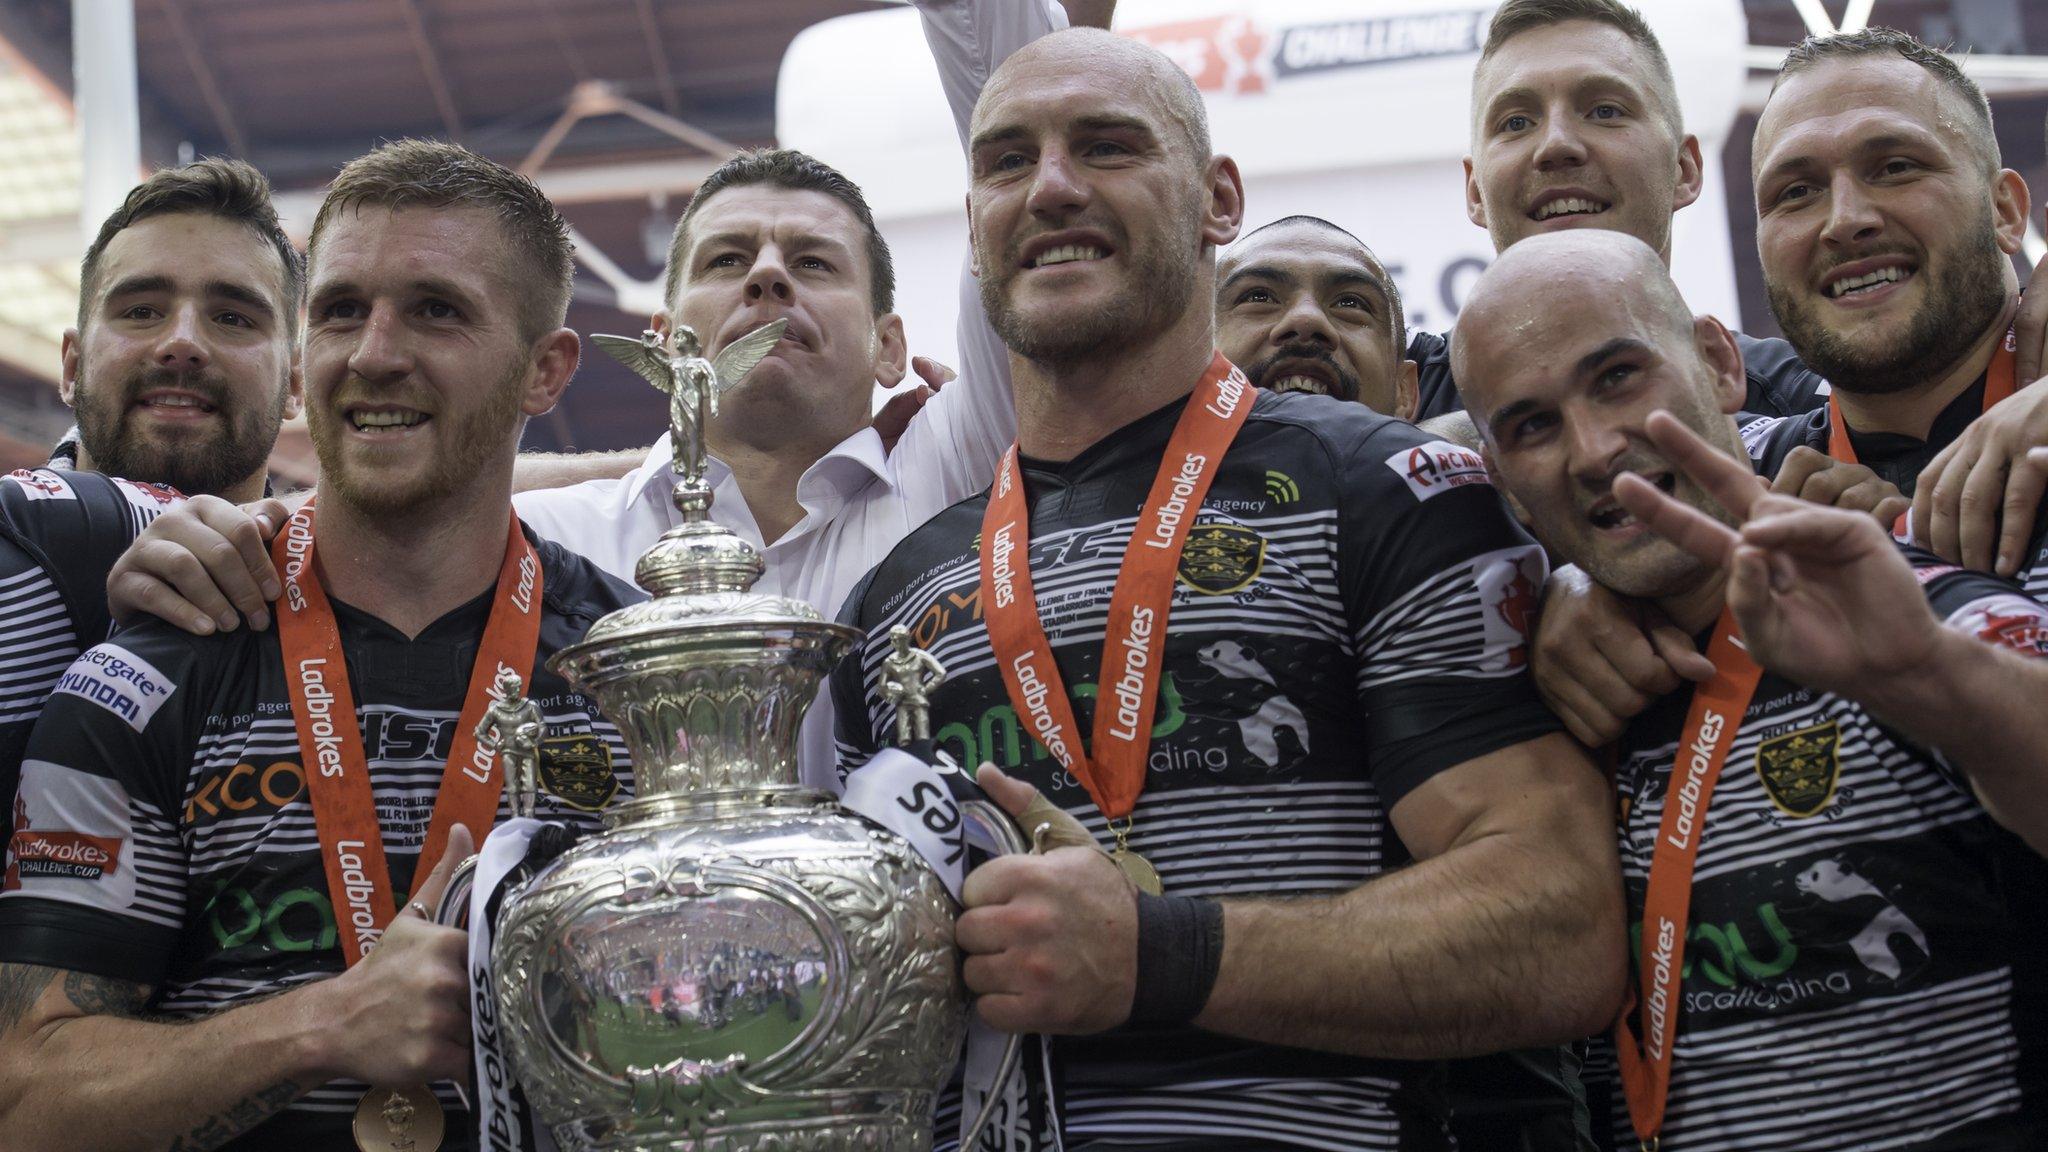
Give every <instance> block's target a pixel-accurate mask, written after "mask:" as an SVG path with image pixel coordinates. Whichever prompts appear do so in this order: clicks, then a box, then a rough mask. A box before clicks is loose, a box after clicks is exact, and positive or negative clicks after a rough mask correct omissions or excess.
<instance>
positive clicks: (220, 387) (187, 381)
mask: <svg viewBox="0 0 2048 1152" xmlns="http://www.w3.org/2000/svg"><path fill="white" fill-rule="evenodd" d="M160 388H176V389H178V390H180V391H183V392H190V393H192V394H194V395H196V396H198V397H199V398H200V399H201V400H203V401H205V402H206V403H208V404H210V405H212V406H213V407H215V408H224V407H226V406H227V404H226V401H227V396H228V383H227V380H226V378H225V377H223V376H221V374H220V373H218V372H213V371H209V370H206V369H198V370H191V369H175V368H159V367H151V368H145V369H143V370H142V371H140V372H137V373H135V374H134V375H132V376H130V377H128V380H127V386H126V388H125V394H126V398H127V400H128V402H129V403H130V404H133V403H134V402H135V401H136V400H137V399H138V398H139V397H141V396H142V394H143V393H145V392H154V391H157V390H158V389H160Z"/></svg>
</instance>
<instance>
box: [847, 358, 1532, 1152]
mask: <svg viewBox="0 0 2048 1152" xmlns="http://www.w3.org/2000/svg"><path fill="white" fill-rule="evenodd" d="M1183 406H1184V402H1176V403H1174V404H1172V405H1169V406H1168V407H1166V408H1164V409H1161V410H1159V411H1157V412H1154V413H1153V414H1151V415H1149V416H1146V417H1144V418H1143V419H1140V420H1138V421H1136V422H1134V423H1132V424H1130V425H1128V426H1126V427H1125V428H1123V429H1120V430H1119V431H1117V432H1115V433H1113V434H1112V435H1110V436H1109V437H1107V438H1105V439H1104V440H1102V441H1100V442H1098V443H1097V444H1095V445H1094V446H1093V447H1091V448H1089V449H1088V450H1087V451H1086V452H1083V453H1082V454H1081V455H1079V456H1077V457H1076V458H1075V459H1073V460H1072V461H1069V462H1067V463H1064V464H1045V463H1035V462H1032V461H1029V460H1026V461H1025V462H1024V467H1023V472H1024V483H1025V488H1026V491H1027V493H1028V497H1029V500H1030V505H1031V543H1030V548H1029V563H1030V566H1031V578H1032V582H1033V584H1034V585H1035V587H1036V591H1037V597H1038V608H1039V611H1040V615H1041V617H1042V618H1043V621H1044V626H1045V630H1046V635H1047V638H1048V640H1049V641H1050V643H1051V647H1052V653H1053V657H1054V660H1055V661H1056V663H1057V665H1058V667H1059V671H1060V675H1061V677H1062V678H1063V679H1064V681H1065V684H1066V686H1067V689H1068V692H1069V694H1070V696H1071V698H1072V702H1073V707H1074V713H1075V717H1076V721H1077V723H1078V724H1079V725H1080V727H1081V729H1082V731H1083V732H1086V731H1087V730H1088V727H1089V724H1090V723H1091V721H1092V716H1093V708H1094V703H1095V698H1096V690H1097V684H1098V682H1099V669H1100V666H1101V653H1102V646H1103V633H1104V630H1105V628H1106V622H1107V617H1108V608H1109V598H1110V592H1111V590H1112V588H1113V586H1114V584H1115V581H1116V577H1117V570H1118V566H1119V564H1120V563H1121V562H1122V560H1123V553H1124V550H1125V547H1126V546H1127V544H1128V542H1129V540H1130V537H1131V533H1132V531H1133V528H1134V525H1135V524H1136V521H1137V512H1138V509H1139V506H1140V504H1141V503H1142V502H1143V500H1144V498H1145V496H1146V493H1147V491H1148V489H1149V488H1150V486H1151V484H1152V481H1153V476H1154V473H1155V471H1156V470H1157V468H1158V466H1159V462H1160V459H1161V457H1162V456H1163V454H1164V452H1165V446H1166V442H1167V439H1168V437H1169V436H1170V435H1171V433H1172V430H1173V427H1174V424H1175V421H1176V420H1177V419H1178V418H1179V416H1180V413H1181V409H1182V407H1183ZM986 504H987V497H986V493H984V494H983V495H982V496H980V497H976V498H974V499H972V500H968V501H964V502H962V503H960V504H957V505H954V506H953V507H952V508H949V509H947V510H946V511H944V512H942V513H940V514H939V515H938V516H937V517H935V518H934V519H932V520H931V521H929V522H927V523H926V524H925V525H924V526H923V527H921V528H919V529H918V530H916V531H915V532H913V533H911V535H910V536H909V537H908V538H906V539H905V540H904V541H903V543H901V544H900V545H898V546H897V547H896V549H895V550H894V551H893V552H892V553H891V554H890V556H889V558H888V559H887V560H885V561H884V562H883V563H882V564H881V566H880V567H878V568H877V569H876V570H875V571H874V572H873V573H871V574H870V575H869V577H868V579H867V580H866V581H865V582H864V583H863V584H862V585H861V586H860V587H859V588H858V589H856V590H855V592H854V595H853V597H852V598H851V599H850V600H849V601H848V603H847V607H846V611H845V613H844V614H843V616H844V618H845V619H846V620H848V621H850V622H851V623H854V624H856V625H858V626H859V627H861V628H862V629H864V630H865V631H866V632H867V634H868V637H869V639H868V640H867V641H866V642H865V643H864V644H863V645H862V646H860V647H859V648H857V649H856V650H855V651H854V652H853V654H852V655H850V656H849V657H848V658H847V659H846V661H845V662H844V663H842V664H841V666H840V667H839V669H838V670H837V671H836V672H835V674H834V677H833V684H832V689H833V693H834V703H835V705H836V707H837V712H838V716H839V736H840V753H841V769H842V771H849V770H851V769H852V768H854V767H857V766H858V765H860V764H862V763H864V762H865V761H866V759H867V758H868V757H869V756H870V755H872V754H873V753H874V752H875V751H876V750H877V749H878V748H880V747H881V746H882V745H883V744H885V743H887V742H889V741H891V740H892V739H893V728H894V719H895V712H894V709H893V707H891V706H889V705H887V704H886V703H884V702H883V700H882V696H881V693H880V691H879V690H878V687H877V685H878V682H879V681H878V677H879V670H880V665H881V661H882V660H883V658H884V657H885V656H886V655H887V654H888V652H889V651H890V645H889V642H888V639H887V634H888V630H889V628H890V627H891V626H892V625H896V624H904V625H907V626H908V627H909V628H910V629H911V633H912V635H913V636H914V638H915V640H916V642H917V643H918V645H919V646H921V647H923V648H925V649H926V650H928V651H930V652H931V653H932V654H933V655H935V656H937V657H938V658H939V659H940V660H941V661H942V662H943V663H944V664H945V666H946V668H947V670H948V672H949V677H948V679H947V680H946V681H945V682H944V683H943V684H942V685H940V686H939V687H938V688H937V689H936V691H935V692H934V693H933V696H932V715H931V723H932V729H933V735H934V737H935V742H936V745H937V747H938V748H939V749H940V750H942V751H944V752H946V753H948V754H950V755H951V756H952V757H953V758H954V759H955V760H957V761H958V762H960V763H961V764H964V765H970V766H971V765H975V764H978V763H981V762H983V761H993V762H994V763H995V764H997V765H998V766H1000V767H1002V768H1004V769H1005V770H1006V771H1009V772H1011V773H1014V774H1016V775H1019V776H1021V777H1022V778H1024V779H1026V780H1029V781H1030V782H1032V783H1033V784H1035V785H1037V786H1038V787H1039V788H1040V789H1041V790H1043V791H1044V792H1045V794H1046V795H1047V796H1048V797H1049V798H1050V799H1052V800H1053V801H1054V802H1055V803H1058V804H1060V805H1062V806H1063V807H1065V808H1066V809H1067V810H1068V811H1070V812H1072V813H1073V814H1074V815H1075V816H1076V817H1078V818H1079V819H1080V820H1081V821H1082V822H1083V823H1084V824H1086V825H1087V826H1088V827H1089V829H1090V830H1091V831H1092V832H1094V833H1095V835H1096V836H1097V837H1098V839H1101V840H1103V842H1104V844H1105V845H1107V844H1108V843H1109V839H1108V836H1107V833H1106V831H1105V828H1104V823H1103V818H1102V814H1101V813H1100V812H1099V811H1098V810H1097V809H1096V808H1095V806H1094V804H1093V803H1092V802H1091V801H1090V800H1089V798H1088V795H1087V793H1086V791H1085V790H1084V789H1083V788H1082V787H1081V786H1080V784H1079V783H1078V782H1077V781H1076V780H1075V779H1074V778H1073V777H1071V776H1070V775H1068V774H1067V773H1066V772H1065V771H1063V770H1061V769H1060V768H1059V766H1058V764H1057V762H1056V761H1054V760H1053V759H1051V757H1050V755H1049V754H1048V753H1047V752H1046V750H1045V749H1044V748H1043V747H1041V746H1039V745H1037V744H1036V743H1035V742H1033V741H1032V740H1031V738H1030V736H1029V734H1028V732H1027V731H1026V730H1025V729H1024V728H1023V727H1022V726H1020V724H1019V723H1018V718H1017V714H1016V712H1015V710H1014V709H1013V708H1012V707H1011V704H1010V701H1009V697H1008V695H1007V692H1006V690H1005V688H1004V685H1003V680H1002V677H1001V675H1000V673H999V671H998V669H997V667H996V665H995V661H994V658H993V656H992V654H991V652H990V649H989V642H988V633H987V628H986V625H985V623H984V622H983V619H982V614H981V601H980V593H979V586H980V559H979V554H978V551H977V549H978V546H979V540H978V537H979V535H980V532H981V520H982V514H983V511H984V509H985V507H986ZM1544 576H1545V565H1544V560H1543V556H1542V552H1541V551H1540V550H1539V549H1538V548H1537V547H1536V546H1535V544H1534V543H1532V542H1531V541H1530V540H1529V538H1528V537H1527V536H1525V535H1523V534H1522V533H1521V531H1520V530H1519V529H1518V528H1516V527H1515V526H1514V525H1513V523H1512V522H1511V521H1510V520H1509V519H1508V517H1507V515H1506V513H1505V512H1504V511H1503V509H1502V506H1501V503H1500V501H1499V499H1498V498H1497V497H1496V495H1495V492H1494V489H1493V488H1492V486H1491V485H1490V484H1489V483H1488V481H1487V478H1486V472H1485V468H1484V465H1483V463H1482V462H1481V461H1480V460H1479V458H1478V457H1477V456H1476V455H1473V454H1472V453H1470V452H1467V451H1465V450H1463V449H1461V448H1458V447H1456V446H1454V445H1451V444H1447V443H1442V442H1433V441H1431V439H1430V438H1429V437H1428V436H1427V435H1426V434H1424V433H1421V432H1419V431H1418V430H1416V429H1415V428H1414V427H1412V426H1410V425H1408V424H1405V423H1402V422H1400V421H1398V420H1394V419H1390V418H1387V417H1382V416H1378V415H1375V414H1374V413H1372V412H1370V411H1368V410H1367V409H1365V408H1364V407H1362V406H1360V405H1356V404H1345V403H1340V402H1338V401H1334V400H1330V399H1327V398H1324V397H1310V396H1298V395H1285V396H1283V395H1275V394H1273V393H1267V392H1261V393H1259V394H1258V396H1257V399H1256V402H1255V404H1254V406H1253V408H1252V411H1251V414H1250V416H1249V418H1248V419H1247V421H1246V423H1245V425H1244V427H1243V428H1242V430H1240V431H1239V433H1238V435H1237V439H1236V441H1235V442H1234V443H1233V444H1232V445H1231V447H1230V450H1229V452H1228V454H1227V455H1226V456H1225V457H1224V458H1223V461H1222V462H1221V464H1220V466H1219V470H1218V473H1217V476H1216V479H1215V481H1214V485H1213V487H1211V489H1210V490H1209V493H1208V495H1207V498H1206V499H1205V500H1204V501H1203V505H1202V509H1201V511H1200V513H1199V516H1198V519H1197V520H1196V522H1195V524H1194V526H1193V527H1192V529H1191V530H1190V531H1189V533H1188V538H1187V545H1186V548H1185V550H1184V552H1183V553H1182V556H1181V559H1180V565H1179V572H1178V580H1177V582H1176V584H1175V587H1174V590H1173V603H1172V608H1171V610H1170V615H1169V622H1168V628H1167V638H1166V647H1165V653H1164V656H1163V660H1162V669H1163V676H1162V680H1161V684H1160V688H1159V700H1158V706H1157V712H1156V713H1155V722H1154V726H1153V730H1152V739H1151V745H1150V750H1149V771H1148V773H1147V775H1146V780H1145V790H1144V794H1143V795H1142V796H1141V797H1140V799H1139V800H1138V803H1137V808H1136V810H1135V811H1134V813H1133V814H1132V822H1133V823H1132V830H1131V847H1132V848H1133V849H1134V850H1136V851H1138V852H1141V853H1143V854H1144V855H1145V856H1146V858H1147V859H1149V860H1150V861H1151V862H1152V863H1153V864H1154V865H1155V866H1156V867H1157V868H1158V869H1159V872H1160V874H1161V876H1162V877H1163V878H1164V881H1165V885H1166V890H1167V891H1168V892H1171V893H1177V894H1181V895H1190V896H1245V895H1279V894H1296V893H1303V894H1306V893H1332V892H1338V891H1344V890H1348V889H1351V888H1354V887H1356V886H1358V885H1359V884H1361V883H1364V882H1365V881H1368V880H1371V879H1372V878H1373V877H1375V876H1378V875H1380V874H1381V873H1383V872H1385V871H1388V870H1389V869H1391V868H1394V867H1396V866H1398V865H1399V864H1401V863H1403V862H1405V861H1406V860H1408V859H1409V853H1408V852H1407V850H1406V849H1404V848H1403V846H1402V845H1401V842H1400V840H1399V839H1398V837H1397V836H1396V835H1395V834H1394V832H1393V829H1392V828H1391V826H1390V824H1389V821H1388V811H1389V809H1390V808H1391V807H1392V806H1393V805H1394V804H1395V803H1396V802H1397V801H1399V800H1400V799H1401V798H1402V797H1403V796H1404V795H1406V794H1407V793H1408V792H1409V791H1410V790H1411V789H1413V788H1415V787H1416V786H1417V785H1419V784H1421V783H1423V782H1425V781H1427V780H1428V779H1429V778H1430V777H1432V776H1433V775H1435V774H1436V773H1438V772H1441V771H1443V770H1445V769H1447V768H1450V767H1453V766H1455V765H1457V764H1460V763H1463V762H1465V761H1468V760H1471V759H1474V758H1476V757H1479V756H1482V755H1485V754H1487V753H1490V752H1493V751H1496V750H1498V749H1500V748H1503V747H1506V746H1509V745H1512V744H1516V743H1520V742H1522V741H1526V740H1529V739H1533V738H1535V737H1537V736H1540V735H1542V734H1544V733H1548V732H1551V731H1554V730H1555V729H1556V728H1557V723H1556V721H1555V720H1554V719H1553V718H1552V717H1551V715H1550V713H1549V712H1548V711H1547V710H1545V709H1544V707H1543V706H1542V704H1541V703H1540V702H1539V701H1538V700H1537V698H1536V696H1535V693H1534V690H1533V688H1532V686H1531V684H1530V682H1529V680H1528V677H1527V676H1526V675H1525V673H1524V669H1523V661H1524V645H1525V638H1526V630H1527V627H1528V623H1529V613H1530V608H1531V606H1532V605H1533V603H1534V597H1535V594H1536V589H1538V588H1540V587H1541V585H1542V583H1543V579H1544ZM1056 1048H1057V1054H1058V1056H1059V1058H1060V1060H1061V1062H1062V1064H1063V1067H1064V1073H1063V1085H1062V1088H1063V1092H1062V1100H1063V1104H1064V1109H1063V1111H1064V1120H1065V1124H1066V1128H1067V1132H1068V1134H1069V1136H1070V1137H1071V1143H1070V1146H1072V1145H1073V1144H1078V1143H1086V1142H1087V1141H1088V1140H1104V1141H1131V1142H1133V1143H1145V1142H1148V1141H1162V1140H1165V1141H1181V1142H1194V1141H1199V1140H1208V1141H1213V1142H1215V1143H1216V1146H1218V1147H1223V1146H1228V1147H1232V1148H1238V1149H1261V1148H1315V1149H1332V1150H1336V1149H1342V1150H1346V1152H1350V1150H1355V1149H1406V1148H1436V1147H1442V1146H1444V1141H1445V1140H1446V1139H1447V1137H1446V1135H1445V1127H1444V1123H1445V1117H1444V1109H1443V1102H1442V1097H1441V1086H1440V1084H1439V1083H1438V1080H1437V1076H1436V1069H1435V1067H1434V1066H1433V1065H1419V1064H1402V1063H1397V1062H1392V1061H1375V1060H1364V1059H1356V1058H1350V1057H1343V1056H1335V1055H1329V1054H1325V1053H1318V1052H1309V1051H1303V1050H1297V1049H1287V1048H1280V1047H1271V1046H1260V1045H1253V1044H1249V1043H1246V1042H1242V1041H1238V1040H1234V1039H1230V1038H1227V1037H1222V1036H1217V1035H1214V1034H1210V1033H1204V1032H1198V1031H1195V1030H1193V1029H1175V1030H1160V1029H1137V1028H1123V1029H1117V1030H1115V1031H1112V1032H1108V1033H1105V1034H1102V1035H1098V1036H1089V1037H1076V1038H1063V1039H1061V1040H1060V1041H1058V1043H1057V1045H1056ZM943 1130H945V1129H944V1126H943V1125H942V1131H943Z"/></svg>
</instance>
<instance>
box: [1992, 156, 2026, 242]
mask: <svg viewBox="0 0 2048 1152" xmlns="http://www.w3.org/2000/svg"><path fill="white" fill-rule="evenodd" d="M2032 208H2033V200H2032V198H2031V197H2030V195H2029V194H2028V192H2027V181H2026V179H2025V178H2024V177H2022V176H2021V175H2020V174H2019V173H2017V172H2015V171H2013V170H2012V169H2010V168H2000V169H1999V170H1998V175H1997V176H1994V177H1992V180H1991V215H1992V219H1993V221H1994V231H1995V232H1996V233H1997V235H1998V247H1999V249H2000V250H2001V251H2003V252H2004V253H2005V254H2006V255H2008V256H2011V255H2013V254H2014V253H2016V252H2018V251H2020V249H2021V248H2022V247H2023V244H2024V241H2025V240H2026V236H2027V213H2028V212H2029V211H2030V210H2032Z"/></svg>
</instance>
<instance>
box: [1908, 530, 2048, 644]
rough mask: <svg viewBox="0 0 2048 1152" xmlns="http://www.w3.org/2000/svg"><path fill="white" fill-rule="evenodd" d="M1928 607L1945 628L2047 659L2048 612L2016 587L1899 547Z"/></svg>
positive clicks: (1927, 553)
mask: <svg viewBox="0 0 2048 1152" xmlns="http://www.w3.org/2000/svg"><path fill="white" fill-rule="evenodd" d="M1899 551H1900V552H1902V553H1904V554H1905V557H1906V560H1907V562H1909V563H1911V564H1912V565H1913V575H1914V576H1915V577H1916V578H1917V579H1918V580H1919V581H1920V588H1921V590H1922V591H1923V592H1924V593H1926V595H1927V603H1928V606H1929V607H1930V608H1932V609H1934V614H1935V615H1936V616H1938V617H1940V618H1941V620H1942V622H1943V623H1944V624H1946V625H1948V626H1949V627H1950V628H1954V629H1956V630H1957V631H1960V632H1965V633H1968V634H1969V635H1971V636H1973V637H1975V638H1977V639H1978V640H1981V641H1983V642H1984V643H1986V644H1997V645H2001V646H2004V647H2007V648H2012V649H2014V650H2016V651H2018V652H2021V653H2024V654H2025V655H2028V656H2036V657H2048V607H2044V606H2043V605H2042V604H2041V602H2040V601H2038V600H2036V599H2034V598H2033V597H2031V596H2029V595H2027V594H2026V592H2025V591H2024V590H2022V589H2021V588H2020V586H2019V585H2018V584H2015V583H2013V582H2012V581H2009V580H2004V579H2001V578H1999V577H1997V576H1993V575H1991V574H1989V573H1986V572H1978V571H1974V570H1972V569H1968V568H1959V567H1957V566H1955V565H1953V564H1950V563H1948V562H1947V561H1945V560H1943V559H1941V558H1940V557H1938V556H1936V555H1934V554H1933V553H1931V552H1927V551H1924V550H1922V549H1920V548H1918V547H1915V546H1913V545H1910V544H1901V545H1899Z"/></svg>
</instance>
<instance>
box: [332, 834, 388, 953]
mask: <svg viewBox="0 0 2048 1152" xmlns="http://www.w3.org/2000/svg"><path fill="white" fill-rule="evenodd" d="M362 851H363V842H362V841H361V840H338V841H336V842H335V845H334V856H335V859H337V860H339V861H341V898H342V900H343V901H344V902H346V903H347V905H348V928H349V931H351V932H353V933H355V936H356V950H357V951H358V952H361V953H362V954H363V955H364V956H368V955H369V954H370V952H371V950H372V949H374V948H376V947H377V941H378V940H379V939H381V938H382V937H383V935H384V930H383V929H382V928H379V927H377V917H376V914H375V913H374V912H372V911H371V909H370V893H371V891H372V890H373V889H372V887H371V885H370V876H369V873H367V872H365V871H364V870H363V856H362Z"/></svg>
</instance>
